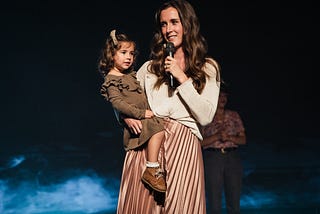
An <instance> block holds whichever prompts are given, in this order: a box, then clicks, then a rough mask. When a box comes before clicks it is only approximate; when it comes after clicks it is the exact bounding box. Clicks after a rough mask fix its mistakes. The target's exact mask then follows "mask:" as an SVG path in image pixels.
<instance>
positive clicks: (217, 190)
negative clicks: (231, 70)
mask: <svg viewBox="0 0 320 214" xmlns="http://www.w3.org/2000/svg"><path fill="white" fill-rule="evenodd" d="M227 100H228V94H227V93H226V92H224V91H221V92H220V95H219V101H218V109H217V111H216V114H215V116H214V119H213V121H212V122H211V123H210V124H209V125H207V126H204V127H202V134H203V138H204V139H203V141H202V142H201V145H202V148H203V150H204V155H203V156H204V165H205V180H206V196H207V212H208V213H210V214H220V213H221V211H222V193H223V191H224V195H225V199H226V210H227V213H228V214H238V213H240V194H241V187H242V173H243V166H242V162H241V157H240V154H239V152H238V147H239V145H244V144H246V134H245V128H244V126H243V122H242V120H241V118H240V115H239V114H238V113H237V112H236V111H232V110H229V109H225V107H226V104H227Z"/></svg>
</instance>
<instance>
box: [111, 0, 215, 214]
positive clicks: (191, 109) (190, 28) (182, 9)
mask: <svg viewBox="0 0 320 214" xmlns="http://www.w3.org/2000/svg"><path fill="white" fill-rule="evenodd" d="M155 24H156V29H155V34H154V37H153V40H152V45H151V60H150V61H147V62H145V63H144V64H143V65H142V66H141V68H140V69H139V70H138V72H137V79H138V80H139V81H140V84H141V86H142V88H143V89H144V90H145V91H146V94H147V98H148V102H149V105H150V107H151V110H152V111H153V112H154V114H155V115H156V116H159V117H162V118H164V119H165V131H166V132H165V141H164V143H163V144H162V148H161V151H160V155H159V161H160V163H161V168H162V170H163V172H164V173H163V175H164V176H165V179H166V182H167V192H166V193H163V194H159V193H157V192H153V191H150V190H148V189H146V188H145V187H144V185H143V183H142V182H141V180H140V177H141V174H142V173H143V167H144V165H145V163H144V161H145V155H146V151H145V149H143V148H141V149H134V150H129V151H127V152H126V156H125V162H124V166H123V172H122V179H121V185H120V193H119V200H118V209H117V213H126V214H127V213H130V214H133V213H139V214H140V213H169V214H170V213H177V214H179V213H181V214H184V213H188V214H193V213H194V214H201V213H206V206H205V190H204V167H203V160H202V153H201V145H200V141H201V140H202V136H201V134H200V130H199V126H203V125H207V124H209V123H210V122H211V121H212V119H213V116H214V114H215V111H216V108H217V102H218V95H219V88H220V80H219V67H218V64H217V63H216V62H215V61H214V60H213V59H212V58H209V57H207V46H206V41H205V39H204V38H203V36H202V35H201V34H200V25H199V21H198V18H197V16H196V14H195V11H194V9H193V7H192V6H191V5H190V4H189V3H188V2H187V1H179V0H173V1H168V2H165V3H164V4H163V5H162V6H161V7H160V8H159V10H158V11H157V12H156V15H155ZM168 42H171V43H173V44H174V47H175V50H174V57H173V54H167V53H166V51H165V46H164V45H165V44H167V43H168ZM170 76H172V77H173V79H174V84H173V85H172V86H171V83H170ZM124 120H125V122H126V124H127V125H128V127H129V128H130V130H131V132H132V133H135V134H139V133H140V131H141V127H142V126H141V121H139V120H135V119H131V118H126V119H124Z"/></svg>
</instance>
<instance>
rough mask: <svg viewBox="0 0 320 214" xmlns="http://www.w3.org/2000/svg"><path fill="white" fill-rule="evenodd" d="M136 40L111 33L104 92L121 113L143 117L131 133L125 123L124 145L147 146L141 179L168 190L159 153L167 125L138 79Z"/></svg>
mask: <svg viewBox="0 0 320 214" xmlns="http://www.w3.org/2000/svg"><path fill="white" fill-rule="evenodd" d="M136 53H137V51H136V43H135V42H134V41H132V40H131V39H129V37H128V36H127V35H126V34H117V33H116V30H112V31H111V32H110V36H109V38H108V39H107V41H106V44H105V46H104V48H103V50H102V52H101V57H100V60H99V66H98V68H99V71H100V73H101V74H102V76H103V78H104V83H103V84H102V87H101V94H102V95H103V96H104V98H105V99H106V100H108V101H110V102H111V104H112V107H113V108H114V109H115V110H116V111H117V112H118V114H119V115H126V116H128V117H133V118H136V119H141V122H142V127H143V129H142V132H141V133H139V134H138V135H136V134H131V133H130V132H129V131H128V128H127V127H126V126H124V137H123V139H124V148H125V150H127V151H128V150H132V149H135V148H138V147H142V146H145V147H146V150H147V157H146V159H147V160H146V169H145V171H144V173H143V174H142V177H141V179H142V181H143V182H144V183H145V184H146V185H148V186H149V187H151V188H152V189H154V190H156V191H159V192H165V191H166V184H165V180H164V177H163V176H161V174H159V175H157V171H159V170H160V165H159V162H158V154H159V150H160V146H161V143H162V141H163V139H164V126H163V122H162V119H161V118H156V117H154V114H153V112H152V111H151V110H150V108H149V105H148V101H147V98H146V95H145V93H144V91H143V90H142V88H141V86H140V84H139V82H138V81H137V79H136V72H135V71H134V70H133V65H134V62H135V59H136Z"/></svg>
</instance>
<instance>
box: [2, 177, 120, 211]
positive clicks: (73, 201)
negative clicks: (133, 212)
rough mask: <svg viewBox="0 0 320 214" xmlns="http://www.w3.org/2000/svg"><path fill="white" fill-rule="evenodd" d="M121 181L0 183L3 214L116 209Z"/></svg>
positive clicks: (84, 178) (90, 178) (82, 178)
mask: <svg viewBox="0 0 320 214" xmlns="http://www.w3.org/2000/svg"><path fill="white" fill-rule="evenodd" d="M118 187H119V182H118V181H117V180H113V179H109V180H108V181H107V180H105V179H102V178H99V177H96V176H93V177H90V176H79V177H75V178H70V179H68V180H66V181H65V182H62V183H58V184H51V185H47V186H38V185H36V183H33V182H21V183H20V184H19V186H17V187H14V186H11V185H10V184H9V183H8V181H4V180H0V213H2V214H9V213H10V214H11V213H24V214H35V213H56V212H57V213H75V212H76V213H97V212H102V211H105V212H107V211H108V212H109V211H110V212H111V211H114V210H115V209H116V204H117V195H118Z"/></svg>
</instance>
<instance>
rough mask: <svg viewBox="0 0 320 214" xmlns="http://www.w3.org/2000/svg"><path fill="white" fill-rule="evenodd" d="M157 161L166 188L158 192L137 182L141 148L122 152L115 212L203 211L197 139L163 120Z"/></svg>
mask: <svg viewBox="0 0 320 214" xmlns="http://www.w3.org/2000/svg"><path fill="white" fill-rule="evenodd" d="M165 130H166V133H165V136H166V137H165V141H164V143H163V144H162V148H161V151H160V154H159V162H160V163H161V167H162V168H163V170H164V171H165V173H166V182H167V191H166V193H158V192H155V191H152V190H150V189H149V188H148V187H146V186H145V185H144V184H143V183H142V182H141V175H142V173H143V171H144V169H145V164H146V150H145V148H141V149H136V150H129V151H127V153H126V156H125V161H124V166H123V171H122V178H121V184H120V191H119V198H118V207H117V214H205V213H206V204H205V203H206V202H205V184H204V168H203V159H202V151H201V146H200V142H199V139H198V138H197V137H196V136H195V135H194V134H193V133H192V132H191V130H190V129H189V128H188V127H186V126H184V125H182V124H180V123H178V122H176V121H174V120H169V119H168V120H167V121H166V122H165Z"/></svg>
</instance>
